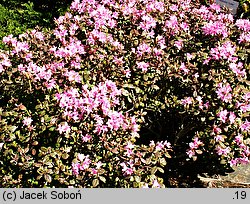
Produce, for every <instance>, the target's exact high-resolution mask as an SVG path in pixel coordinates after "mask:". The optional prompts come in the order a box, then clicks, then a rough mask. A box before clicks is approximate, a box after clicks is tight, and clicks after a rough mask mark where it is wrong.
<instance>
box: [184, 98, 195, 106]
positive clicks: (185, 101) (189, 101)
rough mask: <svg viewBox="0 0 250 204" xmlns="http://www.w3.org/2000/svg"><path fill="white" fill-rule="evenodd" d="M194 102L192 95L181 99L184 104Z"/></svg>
mask: <svg viewBox="0 0 250 204" xmlns="http://www.w3.org/2000/svg"><path fill="white" fill-rule="evenodd" d="M192 103H193V99H192V98H191V97H186V98H185V99H182V100H181V104H182V105H190V104H192Z"/></svg>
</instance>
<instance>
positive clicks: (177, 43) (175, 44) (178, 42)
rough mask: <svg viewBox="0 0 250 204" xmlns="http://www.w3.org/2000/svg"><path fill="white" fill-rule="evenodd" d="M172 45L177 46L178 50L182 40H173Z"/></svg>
mask: <svg viewBox="0 0 250 204" xmlns="http://www.w3.org/2000/svg"><path fill="white" fill-rule="evenodd" d="M174 46H175V47H177V48H178V50H181V48H182V47H183V40H178V41H175V42H174Z"/></svg>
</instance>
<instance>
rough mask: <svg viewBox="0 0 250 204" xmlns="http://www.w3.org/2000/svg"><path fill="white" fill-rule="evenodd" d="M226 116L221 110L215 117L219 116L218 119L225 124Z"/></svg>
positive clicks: (225, 111)
mask: <svg viewBox="0 0 250 204" xmlns="http://www.w3.org/2000/svg"><path fill="white" fill-rule="evenodd" d="M227 114H228V111H227V110H223V111H220V112H219V113H218V114H217V115H218V116H219V119H220V120H221V121H222V122H223V123H225V122H226V120H227Z"/></svg>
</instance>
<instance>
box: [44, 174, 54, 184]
mask: <svg viewBox="0 0 250 204" xmlns="http://www.w3.org/2000/svg"><path fill="white" fill-rule="evenodd" d="M44 179H45V181H47V182H48V183H51V181H52V178H51V176H50V175H49V174H44Z"/></svg>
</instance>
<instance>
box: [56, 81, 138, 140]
mask: <svg viewBox="0 0 250 204" xmlns="http://www.w3.org/2000/svg"><path fill="white" fill-rule="evenodd" d="M120 95H121V91H120V90H118V89H117V87H116V85H115V83H114V82H112V81H109V80H107V81H105V82H104V83H99V84H98V85H97V86H95V87H93V88H92V89H91V90H89V88H88V86H87V85H84V86H83V87H82V90H81V92H80V93H79V91H78V90H77V89H75V88H71V89H69V90H67V91H64V92H63V93H61V94H59V93H58V94H56V99H57V100H58V102H59V106H60V107H61V108H62V110H64V111H63V114H64V116H65V117H67V118H68V120H71V119H73V121H75V122H77V121H79V120H80V121H82V120H85V119H86V118H87V117H93V119H94V121H95V129H94V132H95V133H97V134H98V135H100V134H102V133H106V132H107V131H109V130H110V131H113V130H114V131H117V130H118V129H119V128H122V129H123V130H124V131H126V130H131V131H132V132H137V131H138V130H139V126H138V125H137V124H136V119H135V118H134V117H130V118H129V117H128V115H127V116H124V115H123V113H122V112H118V111H114V110H112V109H113V108H114V107H116V106H117V105H119V99H118V96H120ZM100 111H101V113H100ZM91 113H94V115H93V116H92V114H91ZM90 114H91V115H90ZM105 121H106V122H105Z"/></svg>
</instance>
